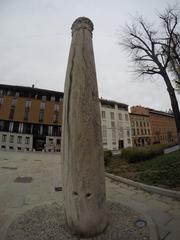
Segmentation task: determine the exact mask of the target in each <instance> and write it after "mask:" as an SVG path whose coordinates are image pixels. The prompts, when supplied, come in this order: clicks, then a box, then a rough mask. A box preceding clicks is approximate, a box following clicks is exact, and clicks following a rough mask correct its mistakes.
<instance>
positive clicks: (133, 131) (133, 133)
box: [132, 128, 135, 136]
mask: <svg viewBox="0 0 180 240" xmlns="http://www.w3.org/2000/svg"><path fill="white" fill-rule="evenodd" d="M132 135H133V136H135V129H134V128H132Z"/></svg>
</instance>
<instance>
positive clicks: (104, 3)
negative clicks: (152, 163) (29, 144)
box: [0, 0, 180, 110]
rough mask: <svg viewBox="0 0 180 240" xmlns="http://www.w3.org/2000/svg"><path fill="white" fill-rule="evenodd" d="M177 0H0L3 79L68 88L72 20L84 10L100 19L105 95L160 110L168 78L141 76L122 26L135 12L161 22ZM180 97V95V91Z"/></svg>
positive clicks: (165, 103)
mask: <svg viewBox="0 0 180 240" xmlns="http://www.w3.org/2000/svg"><path fill="white" fill-rule="evenodd" d="M172 2H173V1H172V0H169V1H165V0H151V1H149V0H125V1H121V0H76V1H75V0H65V1H63V0H28V1H25V0H0V83H2V84H12V85H23V86H31V85H32V84H35V87H37V88H45V89H51V90H56V91H64V79H65V73H66V67H67V61H68V54H69V47H70V42H71V29H70V28H71V25H72V23H73V21H74V20H75V19H76V18H77V17H79V16H86V17H89V18H90V19H91V20H92V21H93V23H94V32H93V45H94V54H95V60H96V71H97V77H98V86H99V96H100V97H103V98H106V99H111V100H116V101H119V102H122V103H126V104H128V105H129V106H133V105H142V106H146V107H151V108H155V109H158V110H167V109H169V108H170V100H169V96H168V94H167V91H166V87H165V85H164V82H163V80H162V79H154V80H153V81H151V80H149V79H148V80H144V81H142V80H140V79H137V77H136V76H135V75H134V74H133V73H132V70H133V68H131V62H130V60H131V59H130V58H129V57H128V55H127V53H126V52H125V51H124V50H123V49H122V47H121V46H119V45H118V42H119V41H120V35H119V34H118V32H120V27H121V26H124V24H125V23H126V22H129V21H130V19H131V16H132V15H136V14H142V15H143V16H145V17H146V18H147V19H149V20H151V21H153V22H154V24H155V23H156V20H157V21H158V18H157V17H156V14H157V13H158V12H159V11H162V10H163V9H164V8H165V7H166V6H167V4H168V3H172ZM178 99H179V100H180V96H178Z"/></svg>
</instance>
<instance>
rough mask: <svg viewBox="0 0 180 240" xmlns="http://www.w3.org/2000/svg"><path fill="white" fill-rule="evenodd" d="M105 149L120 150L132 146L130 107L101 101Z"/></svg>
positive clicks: (109, 101)
mask: <svg viewBox="0 0 180 240" xmlns="http://www.w3.org/2000/svg"><path fill="white" fill-rule="evenodd" d="M100 111H101V126H102V140H103V148H104V149H107V150H119V149H122V148H126V147H130V146H132V136H131V125H130V118H129V113H128V105H126V104H123V103H119V102H115V101H111V100H105V99H100Z"/></svg>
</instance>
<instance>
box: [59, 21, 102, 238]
mask: <svg viewBox="0 0 180 240" xmlns="http://www.w3.org/2000/svg"><path fill="white" fill-rule="evenodd" d="M92 30H93V24H92V22H91V21H90V20H89V19H87V18H84V17H83V18H78V19H76V21H75V22H74V23H73V25H72V42H71V47H70V53H69V60H68V66H67V72H66V80H65V90H64V110H63V138H62V139H63V140H62V158H63V166H62V174H63V191H64V202H65V211H66V217H67V222H68V225H69V227H70V229H71V231H72V232H73V233H76V234H80V235H82V236H83V235H84V236H93V235H96V234H99V233H100V232H102V231H103V230H104V229H105V227H106V225H107V218H106V213H105V212H106V210H105V209H106V206H105V200H106V199H105V198H106V197H105V178H104V160H103V149H102V138H101V120H100V109H99V99H98V88H97V79H96V70H95V62H94V54H93V46H92Z"/></svg>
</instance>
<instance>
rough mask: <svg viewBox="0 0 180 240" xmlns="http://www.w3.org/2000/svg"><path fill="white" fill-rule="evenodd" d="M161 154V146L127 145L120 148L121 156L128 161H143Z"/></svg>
mask: <svg viewBox="0 0 180 240" xmlns="http://www.w3.org/2000/svg"><path fill="white" fill-rule="evenodd" d="M161 154H163V147H162V146H160V145H159V146H158V145H157V146H148V147H137V148H134V147H129V148H125V149H123V150H122V157H123V158H124V159H126V160H127V161H128V162H129V163H134V162H140V161H145V160H148V159H151V158H153V157H155V156H158V155H161Z"/></svg>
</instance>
